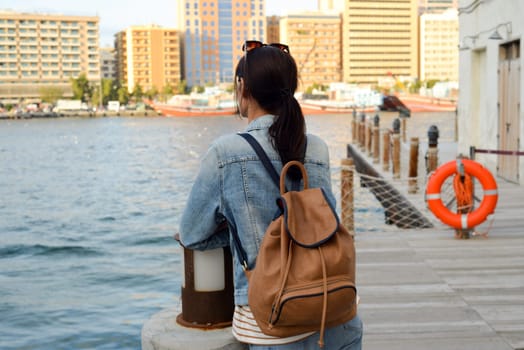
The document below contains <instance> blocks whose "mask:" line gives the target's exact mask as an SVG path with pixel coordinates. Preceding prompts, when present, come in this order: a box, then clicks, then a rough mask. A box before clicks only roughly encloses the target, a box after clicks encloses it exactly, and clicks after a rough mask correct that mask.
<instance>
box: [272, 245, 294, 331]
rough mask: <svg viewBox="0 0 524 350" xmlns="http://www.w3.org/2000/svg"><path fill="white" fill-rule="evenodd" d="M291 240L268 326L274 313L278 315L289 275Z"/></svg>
mask: <svg viewBox="0 0 524 350" xmlns="http://www.w3.org/2000/svg"><path fill="white" fill-rule="evenodd" d="M292 248H293V241H290V242H289V246H288V259H287V263H286V269H285V271H284V278H282V284H281V285H280V289H279V291H278V294H277V296H276V298H275V301H274V302H273V306H272V307H271V315H270V316H269V327H270V328H271V327H272V326H273V322H274V321H273V315H274V314H275V313H276V315H278V311H279V306H280V299H281V298H282V295H283V294H284V287H285V286H286V282H287V276H288V275H289V270H290V268H291V260H292V257H293V254H292V253H293V249H292Z"/></svg>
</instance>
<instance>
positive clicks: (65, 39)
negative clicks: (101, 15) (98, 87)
mask: <svg viewBox="0 0 524 350" xmlns="http://www.w3.org/2000/svg"><path fill="white" fill-rule="evenodd" d="M98 23H99V19H98V17H96V16H93V17H86V16H63V15H52V14H32V13H17V12H0V100H1V101H3V102H5V103H18V102H21V101H22V100H25V101H26V102H38V101H39V100H40V97H41V94H42V90H43V89H46V88H54V89H56V88H58V89H60V90H61V91H63V93H64V96H71V95H72V87H71V82H70V78H76V77H78V76H79V75H80V74H81V73H85V74H86V76H87V79H88V80H90V81H92V82H93V83H95V84H96V83H98V82H99V80H100V62H99V55H98V47H99V46H98V40H99V39H98V37H99V29H98Z"/></svg>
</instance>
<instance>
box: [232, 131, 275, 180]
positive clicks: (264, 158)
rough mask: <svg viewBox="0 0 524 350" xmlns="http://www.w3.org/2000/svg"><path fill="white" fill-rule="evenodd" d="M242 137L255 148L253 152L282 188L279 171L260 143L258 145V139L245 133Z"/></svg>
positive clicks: (241, 134)
mask: <svg viewBox="0 0 524 350" xmlns="http://www.w3.org/2000/svg"><path fill="white" fill-rule="evenodd" d="M239 135H240V136H242V137H243V138H244V139H245V140H246V141H247V142H249V144H250V145H251V147H253V150H254V151H255V153H256V154H257V156H258V158H260V160H261V161H262V165H264V168H266V170H267V172H268V173H269V176H271V179H272V180H273V182H274V183H275V185H276V186H277V187H278V188H280V176H279V175H278V173H277V171H276V170H275V167H274V166H273V164H271V161H270V160H269V157H268V156H267V153H266V152H265V151H264V149H263V148H262V146H260V143H258V141H257V139H255V138H254V137H253V135H251V134H248V133H247V132H245V133H240V134H239Z"/></svg>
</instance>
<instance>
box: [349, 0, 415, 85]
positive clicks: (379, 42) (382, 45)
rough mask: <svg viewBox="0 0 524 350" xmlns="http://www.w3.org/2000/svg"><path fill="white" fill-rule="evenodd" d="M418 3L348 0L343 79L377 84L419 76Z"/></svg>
mask: <svg viewBox="0 0 524 350" xmlns="http://www.w3.org/2000/svg"><path fill="white" fill-rule="evenodd" d="M417 10H418V0H396V1H386V0H346V3H345V8H344V14H343V20H342V22H343V30H342V41H343V48H342V60H343V61H342V66H343V71H344V74H343V80H344V81H345V82H347V83H361V84H368V85H377V84H378V83H379V81H380V80H382V79H384V78H386V77H387V76H393V77H397V78H401V77H406V78H407V77H413V78H414V77H417V75H418V12H417Z"/></svg>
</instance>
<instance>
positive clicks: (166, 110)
mask: <svg viewBox="0 0 524 350" xmlns="http://www.w3.org/2000/svg"><path fill="white" fill-rule="evenodd" d="M150 106H151V107H153V108H154V109H155V111H156V112H157V113H160V114H161V115H162V116H164V117H210V116H227V115H235V114H238V112H237V108H236V106H229V107H228V106H225V107H221V106H217V107H214V106H213V107H209V106H186V107H182V106H176V105H170V104H167V103H156V102H151V104H150Z"/></svg>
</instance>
